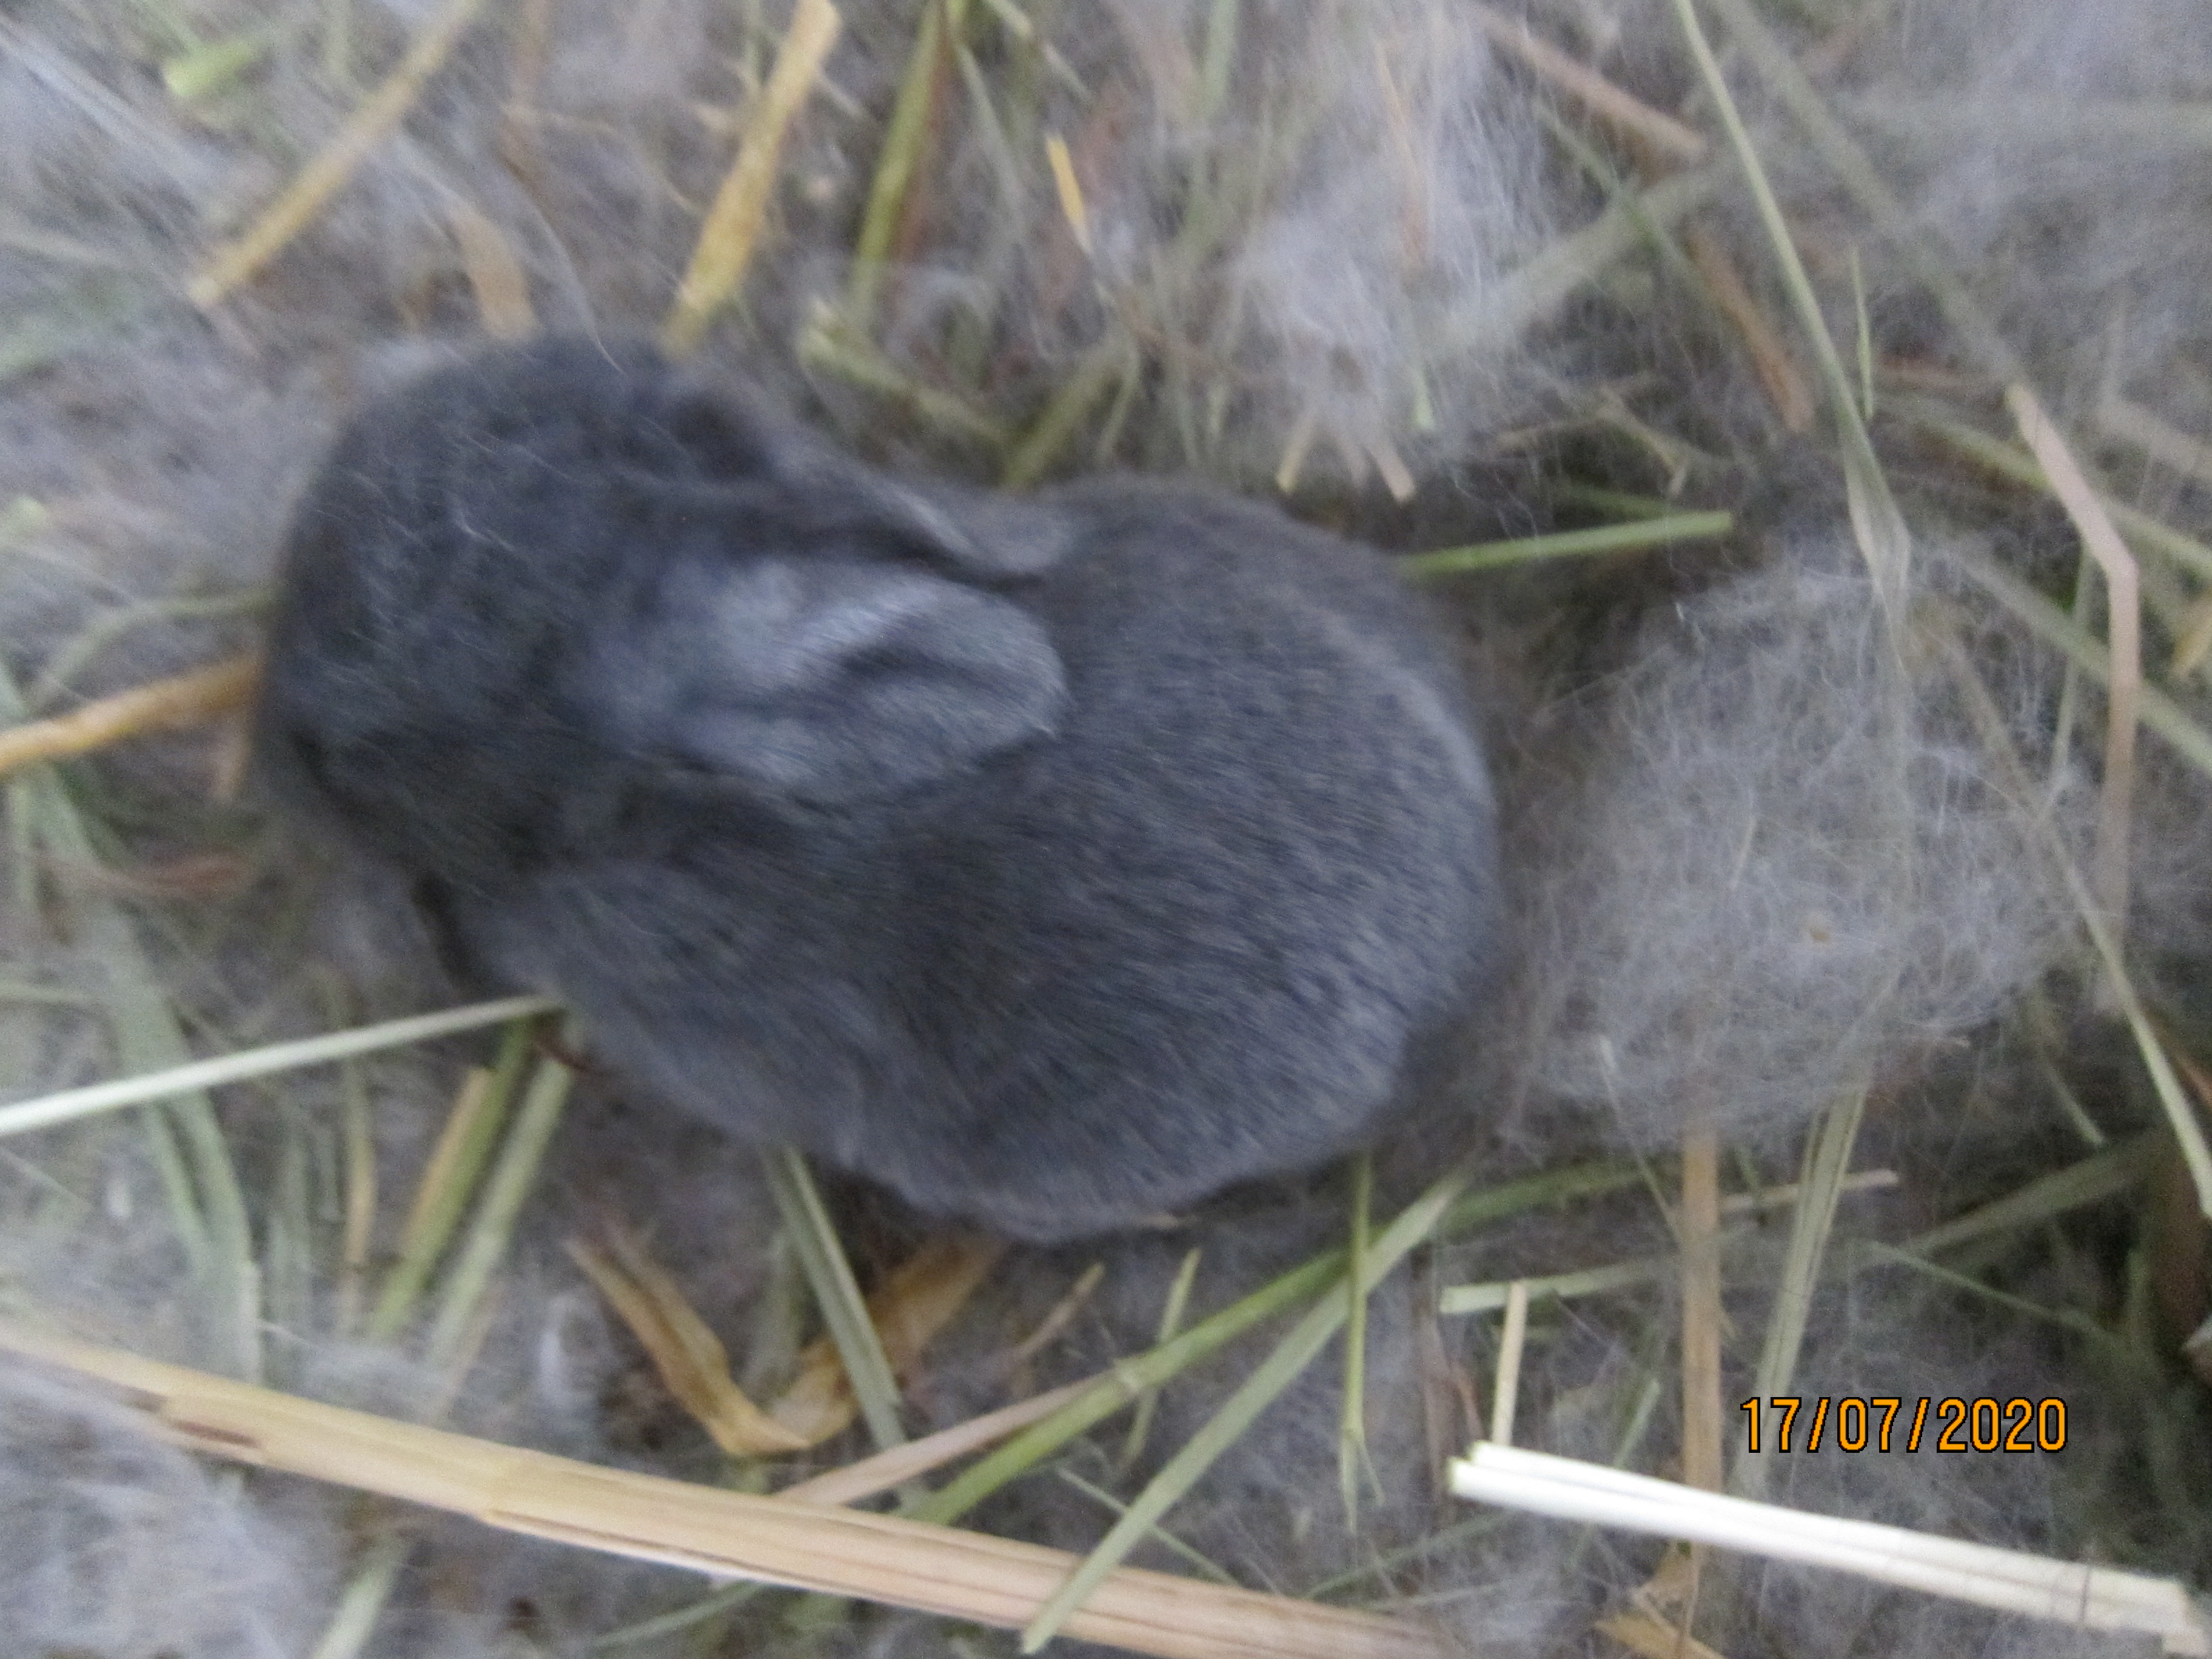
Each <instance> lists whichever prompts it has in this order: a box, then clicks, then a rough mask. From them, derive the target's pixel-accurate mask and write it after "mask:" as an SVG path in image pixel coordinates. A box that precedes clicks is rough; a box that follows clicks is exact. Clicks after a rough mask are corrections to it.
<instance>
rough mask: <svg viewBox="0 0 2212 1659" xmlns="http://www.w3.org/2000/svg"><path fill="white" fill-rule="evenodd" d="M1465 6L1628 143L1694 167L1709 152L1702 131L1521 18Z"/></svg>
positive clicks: (1495, 38) (1499, 41)
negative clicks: (1620, 84) (1573, 55)
mask: <svg viewBox="0 0 2212 1659" xmlns="http://www.w3.org/2000/svg"><path fill="white" fill-rule="evenodd" d="M1466 10H1467V12H1468V15H1469V16H1471V17H1472V18H1473V19H1474V23H1475V26H1476V27H1478V28H1480V29H1481V31H1482V32H1483V33H1485V34H1486V35H1488V36H1489V37H1490V39H1491V41H1492V44H1493V45H1495V46H1502V47H1504V49H1505V50H1506V51H1507V52H1511V53H1512V54H1513V55H1514V56H1515V57H1516V58H1519V59H1520V60H1521V61H1522V63H1524V64H1527V65H1528V67H1529V69H1531V70H1534V72H1535V74H1536V75H1537V76H1538V77H1539V78H1541V79H1542V80H1545V81H1547V82H1550V83H1551V84H1552V85H1553V86H1554V87H1556V88H1559V90H1560V91H1561V92H1564V93H1565V94H1567V95H1568V96H1569V97H1571V98H1572V99H1574V100H1576V101H1577V103H1579V104H1581V105H1582V106H1583V108H1585V109H1587V110H1589V112H1590V113H1591V114H1592V115H1595V116H1596V117H1597V118H1598V119H1600V120H1601V121H1603V122H1604V123H1605V124H1606V125H1607V126H1610V127H1612V128H1613V130H1614V131H1616V132H1619V133H1620V135H1621V136H1622V137H1625V138H1626V139H1628V140H1629V141H1630V142H1631V143H1635V144H1638V145H1639V146H1641V147H1643V148H1644V149H1647V150H1649V151H1650V152H1651V153H1652V154H1653V155H1656V156H1657V157H1659V158H1660V159H1662V160H1663V161H1669V162H1674V163H1675V164H1678V165H1684V166H1695V165H1696V164H1697V163H1698V162H1699V161H1704V160H1705V157H1706V155H1708V154H1709V153H1710V151H1711V145H1709V144H1708V143H1706V142H1705V135H1704V134H1703V133H1701V132H1699V131H1697V130H1696V129H1695V128H1694V127H1690V126H1686V125H1683V124H1682V123H1681V122H1680V121H1678V120H1676V119H1675V118H1674V117H1673V116H1671V115H1668V114H1667V113H1665V112H1663V111H1660V110H1656V109H1654V108H1652V107H1651V106H1650V105H1649V104H1647V103H1645V102H1644V100H1642V99H1640V98H1638V97H1635V96H1634V95H1632V94H1629V93H1626V92H1624V91H1623V90H1621V88H1619V87H1617V86H1615V85H1613V82H1610V81H1608V80H1607V79H1606V78H1605V77H1604V76H1602V75H1600V74H1599V73H1598V72H1597V71H1596V70H1594V69H1590V68H1589V67H1588V66H1587V65H1585V64H1580V63H1577V61H1576V60H1575V59H1574V58H1570V57H1569V56H1567V54H1566V53H1565V52H1561V51H1560V50H1559V48H1558V47H1557V46H1553V45H1552V44H1551V43H1550V42H1549V41H1547V40H1541V39H1540V38H1539V37H1538V36H1537V35H1536V34H1535V33H1534V32H1532V31H1531V30H1530V28H1529V27H1528V24H1527V23H1526V22H1524V21H1522V20H1521V19H1519V18H1515V17H1508V16H1506V15H1504V13H1502V12H1499V11H1497V10H1495V9H1492V8H1491V7H1489V6H1486V5H1482V4H1480V3H1475V4H1470V5H1468V7H1467V8H1466Z"/></svg>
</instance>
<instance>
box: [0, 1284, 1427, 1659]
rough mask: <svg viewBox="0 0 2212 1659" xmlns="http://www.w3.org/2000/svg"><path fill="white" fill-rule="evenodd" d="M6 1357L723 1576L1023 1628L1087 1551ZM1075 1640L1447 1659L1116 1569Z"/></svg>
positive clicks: (325, 1466) (305, 1460) (1278, 1657)
mask: <svg viewBox="0 0 2212 1659" xmlns="http://www.w3.org/2000/svg"><path fill="white" fill-rule="evenodd" d="M0 1348H4V1349H6V1350H7V1351H8V1352H13V1353H15V1354H18V1355H21V1356H23V1357H25V1358H32V1359H37V1360H41V1361H44V1362H46V1363H48V1364H55V1365H59V1366H63V1367H64V1368H66V1369H68V1370H73V1371H76V1372H78V1373H80V1374H82V1375H83V1376H92V1377H97V1378H99V1379H100V1380H102V1381H104V1382H106V1383H112V1384H114V1385H116V1386H118V1387H119V1388H121V1389H125V1390H126V1391H127V1392H128V1394H129V1395H130V1396H131V1400H132V1402H133V1403H134V1404H135V1405H137V1407H139V1408H140V1409H142V1410H143V1411H145V1412H146V1413H148V1414H149V1417H151V1418H152V1419H153V1420H154V1421H155V1423H156V1424H157V1425H159V1426H160V1428H161V1430H162V1431H164V1432H165V1433H166V1434H167V1437H169V1438H171V1439H173V1440H175V1441H176V1442H178V1443H180V1444H183V1445H186V1446H190V1447H191V1448H194V1449H197V1450H200V1451H204V1452H206V1453H209V1454H210V1455H215V1456H218V1457H222V1458H227V1459H229V1460H231V1461H233V1462H243V1463H252V1464H257V1465H259V1466H261V1467H263V1468H274V1469H281V1470H284V1471H286V1472H288V1473H290V1474H301V1475H307V1476H308V1477H310V1478H312V1479H314V1480H328V1481H332V1482H335V1483H337V1484H338V1485H341V1486H352V1487H355V1488H356V1489H357V1490H360V1491H362V1492H375V1493H378V1494H380V1495H381V1496H384V1497H386V1498H398V1499H400V1500H403V1501H404V1502H407V1503H411V1504H422V1505H425V1506H427V1507H428V1508H432V1509H439V1510H448V1511H451V1512H453V1513H454V1514H459V1515H465V1516H472V1517H474V1518H475V1519H477V1520H478V1521H481V1522H483V1523H484V1524H485V1525H487V1526H491V1527H497V1528H501V1529H502V1530H504V1531H507V1532H517V1533H523V1534H529V1535H531V1536H532V1537H538V1538H548V1539H552V1540H555V1541H558V1542H562V1543H568V1544H574V1545H576V1546H579V1547H582V1548H586V1549H593V1550H599V1551H601V1552H604V1553H608V1554H613V1555H621V1556H626V1557H629V1558H630V1559H635V1560H641V1561H655V1562H659V1563H662V1564H664V1565H670V1566H679V1567H688V1568H690V1569H692V1570H693V1571H699V1572H703V1573H707V1574H709V1575H711V1576H713V1577H724V1578H744V1579H749V1580H753V1581H756V1582H759V1583H773V1584H781V1585H786V1586H788V1587H791V1588H794V1589H809V1590H818V1591H823V1592H825V1593H828V1594H831V1595H857V1596H862V1597H865V1598H866V1599H869V1600H872V1601H884V1602H888V1603H890V1604H891V1605H894V1606H898V1607H915V1608H920V1609H921V1610H923V1611H926V1612H930V1613H941V1614H944V1615H946V1616H948V1617H952V1618H960V1619H971V1620H975V1621H976V1622H978V1623H980V1624H986V1625H992V1626H998V1627H1000V1628H1002V1629H1014V1628H1018V1627H1019V1626H1022V1625H1023V1624H1024V1623H1026V1622H1027V1621H1028V1620H1030V1618H1031V1617H1032V1616H1033V1615H1034V1614H1035V1613H1036V1609H1037V1608H1038V1607H1040V1606H1041V1605H1042V1603H1043V1601H1044V1600H1045V1598H1046V1597H1047V1596H1048V1595H1050V1594H1051V1592H1052V1591H1053V1590H1054V1589H1056V1588H1057V1587H1058V1585H1059V1584H1060V1582H1061V1580H1062V1579H1063V1578H1065V1577H1066V1574H1067V1572H1068V1571H1069V1570H1070V1569H1071V1568H1073V1566H1074V1565H1075V1562H1076V1558H1074V1557H1073V1556H1071V1555H1068V1554H1066V1553H1064V1552H1062V1551H1059V1550H1053V1549H1046V1548H1044V1547H1041V1546H1038V1545H1033V1544H1021V1543H1016V1542H1012V1541H1009V1540H1005V1539H998V1538H991V1537H987V1536H985V1535H983V1534H979V1533H971V1532H963V1531H959V1530H957V1529H955V1528H949V1527H937V1526H930V1525H927V1524H925V1523H922V1522H914V1521H902V1520H899V1519H897V1518H896V1517H894V1516H878V1515H869V1514H866V1513H855V1512H852V1511H847V1510H836V1509H831V1508H829V1507H827V1506H824V1505H823V1504H819V1503H816V1502H804V1501H802V1502H793V1501H792V1500H790V1499H788V1498H754V1497H750V1496H749V1495H747V1494H744V1493H742V1492H726V1491H723V1490H720V1489H719V1488H716V1487H712V1486H694V1485H690V1484H689V1483H687V1482H684V1481H680V1480H665V1479H663V1478H661V1477H659V1476H655V1475H641V1474H628V1473H625V1472H623V1471H620V1470H616V1469H606V1468H594V1467H593V1466H592V1465H590V1464H586V1463H579V1462H574V1461H572V1460H570V1459H567V1458H561V1457H554V1456H550V1455H547V1454H545V1453H543V1452H533V1451H525V1450H521V1449H518V1448H515V1447H512V1446H502V1445H499V1444H497V1443H494V1442H491V1441H487V1440H477V1439H473V1438H471V1437H468V1436H465V1435H459V1434H453V1433H449V1432H447V1431H444V1430H440V1429H429V1428H424V1427H422V1426H420V1425H416V1424H410V1423H400V1422H395V1421H392V1420H391V1419H386V1418H380V1417H374V1416H371V1415H370V1414H368V1413H365V1412H355V1411H347V1410H343V1409H342V1408H340V1407H334V1406H325V1405H320V1404H318V1403H316V1402H314V1401H307V1400H301V1399H298V1398H296V1397H294V1396H291V1395H283V1394H279V1393H277V1392H276V1391H275V1390H273V1389H261V1388H256V1387H253V1386H252V1385H250V1384H246V1383H230V1382H227V1381H225V1380H224V1379H222V1378H220V1377H216V1376H207V1375H205V1374H204V1373H201V1372H197V1371H191V1370H185V1369H184V1368H183V1367H180V1366H174V1365H165V1364H157V1363H155V1362H154V1361H151V1360H146V1359H141V1358H137V1356H135V1355H131V1354H127V1353H122V1352H115V1351H112V1350H108V1349H102V1348H96V1347H93V1346H88V1345H86V1344H83V1343H80V1342H76V1341H72V1340H69V1339H66V1338H62V1337H56V1336H50V1335H46V1334H42V1333H40V1332H36V1331H33V1330H29V1329H27V1328H23V1327H21V1326H18V1325H15V1324H13V1323H9V1322H0ZM1066 1631H1067V1633H1068V1634H1069V1635H1071V1636H1076V1637H1079V1638H1083V1639H1085V1640H1088V1641H1093V1642H1103V1643H1105V1644H1109V1645H1111V1646H1115V1647H1121V1648H1127V1649H1128V1650H1130V1651H1132V1652H1134V1653H1146V1654H1156V1655H1159V1656H1162V1659H1261V1656H1273V1659H1301V1656H1311V1659H1446V1656H1448V1655H1449V1653H1450V1651H1451V1650H1450V1648H1449V1646H1448V1645H1447V1644H1445V1643H1444V1642H1443V1640H1442V1638H1440V1637H1438V1636H1437V1635H1436V1634H1434V1633H1432V1632H1430V1631H1428V1630H1426V1629H1425V1628H1424V1627H1423V1626H1420V1625H1419V1624H1417V1623H1415V1622H1413V1621H1412V1620H1401V1619H1391V1618H1385V1617H1383V1616H1381V1615H1379V1614H1374V1613H1356V1612H1352V1611H1348V1610H1346V1609H1344V1608H1340V1607H1323V1606H1320V1605H1317V1604H1316V1603H1313V1602H1305V1601H1293V1600H1291V1599H1290V1598H1288V1597H1285V1596H1278V1595H1264V1594H1261V1593H1260V1592H1258V1591H1255V1590H1242V1589H1227V1588H1224V1587H1222V1586H1220V1585H1216V1584H1204V1583H1194V1582H1193V1581H1190V1580H1188V1579H1182V1578H1176V1577H1170V1575H1168V1574H1165V1573H1156V1572H1145V1571H1136V1570H1133V1569H1128V1568H1120V1569H1116V1570H1115V1571H1113V1572H1111V1573H1109V1574H1108V1575H1107V1576H1106V1577H1104V1578H1103V1580H1102V1581H1101V1582H1100V1583H1099V1584H1098V1586H1097V1589H1095V1590H1094V1591H1092V1593H1091V1595H1089V1596H1088V1597H1087V1598H1086V1599H1085V1602H1084V1605H1083V1606H1082V1607H1080V1608H1079V1609H1078V1610H1077V1611H1076V1612H1074V1613H1072V1614H1071V1615H1070V1616H1069V1617H1068V1620H1067V1621H1066Z"/></svg>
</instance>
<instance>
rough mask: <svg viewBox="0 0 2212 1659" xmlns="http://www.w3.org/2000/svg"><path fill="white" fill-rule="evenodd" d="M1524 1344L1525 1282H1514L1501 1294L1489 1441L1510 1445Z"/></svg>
mask: <svg viewBox="0 0 2212 1659" xmlns="http://www.w3.org/2000/svg"><path fill="white" fill-rule="evenodd" d="M1526 1346H1528V1280H1527V1279H1515V1280H1514V1281H1513V1282H1512V1284H1510V1285H1508V1286H1506V1290H1505V1325H1504V1329H1503V1330H1502V1331H1501V1332H1500V1333H1499V1334H1498V1381H1497V1383H1496V1384H1495V1385H1494V1386H1493V1387H1492V1389H1491V1391H1490V1434H1491V1438H1492V1439H1493V1440H1495V1441H1497V1442H1498V1444H1500V1445H1502V1446H1510V1445H1511V1444H1512V1443H1513V1418H1514V1413H1515V1412H1516V1410H1517V1408H1518V1407H1519V1405H1520V1401H1521V1354H1522V1349H1523V1348H1525V1347H1526Z"/></svg>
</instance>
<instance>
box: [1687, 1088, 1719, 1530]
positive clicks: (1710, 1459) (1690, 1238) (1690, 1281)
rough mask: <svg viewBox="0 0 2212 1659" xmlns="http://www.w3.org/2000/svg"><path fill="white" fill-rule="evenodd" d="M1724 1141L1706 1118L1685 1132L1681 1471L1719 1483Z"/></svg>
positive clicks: (1707, 1485) (1709, 1486)
mask: <svg viewBox="0 0 2212 1659" xmlns="http://www.w3.org/2000/svg"><path fill="white" fill-rule="evenodd" d="M1720 1220H1721V1182H1720V1141H1719V1139H1718V1137H1717V1135H1716V1134H1715V1133H1714V1132H1713V1128H1712V1126H1711V1124H1710V1123H1709V1122H1704V1121H1700V1122H1699V1123H1697V1124H1694V1125H1693V1126H1692V1127H1691V1128H1690V1129H1689V1130H1688V1131H1687V1132H1686V1133H1684V1135H1683V1137H1682V1203H1681V1210H1680V1221H1679V1225H1680V1233H1681V1238H1680V1243H1681V1250H1682V1478H1683V1479H1684V1480H1686V1481H1688V1482H1689V1483H1690V1485H1692V1486H1698V1487H1700V1488H1702V1489H1703V1490H1705V1491H1706V1492H1718V1491H1719V1490H1720V1488H1721V1475H1722V1468H1721V1256H1720Z"/></svg>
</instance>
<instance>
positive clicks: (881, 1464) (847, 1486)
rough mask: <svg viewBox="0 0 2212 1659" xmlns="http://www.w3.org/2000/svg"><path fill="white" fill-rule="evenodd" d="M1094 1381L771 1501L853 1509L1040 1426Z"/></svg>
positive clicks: (879, 1456) (820, 1477) (898, 1449)
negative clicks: (1028, 1428)
mask: <svg viewBox="0 0 2212 1659" xmlns="http://www.w3.org/2000/svg"><path fill="white" fill-rule="evenodd" d="M1096 1381H1097V1378H1095V1377H1085V1378H1084V1379H1083V1380H1082V1381H1081V1382H1079V1383H1067V1384H1066V1385H1065V1386H1063V1387H1060V1388H1057V1389H1046V1390H1045V1391H1044V1392H1043V1393H1042V1394H1035V1395H1030V1397H1029V1398H1028V1399H1027V1400H1022V1401H1016V1402H1015V1403H1014V1404H1012V1405H1011V1406H1001V1407H1000V1408H999V1409H998V1410H997V1411H994V1412H986V1413H984V1414H983V1415H982V1416H981V1417H971V1418H969V1419H968V1420H967V1421H966V1422H965V1423H956V1424H954V1425H952V1426H951V1428H949V1429H939V1431H937V1432H936V1433H935V1434H931V1435H924V1436H923V1437H921V1439H919V1440H909V1441H908V1442H907V1443H905V1444H904V1445H900V1446H893V1447H891V1448H890V1449H889V1450H888V1451H879V1452H878V1453H876V1454H875V1455H873V1456H871V1457H864V1458H862V1459H860V1462H857V1463H848V1464H846V1465H845V1467H844V1468H841V1469H831V1470H829V1472H828V1473H827V1474H817V1475H813V1476H811V1477H810V1478H809V1479H807V1480H801V1481H799V1482H798V1483H797V1484H796V1485H793V1486H786V1487H785V1488H784V1489H783V1490H782V1491H781V1492H778V1493H777V1494H776V1496H777V1497H778V1498H789V1499H790V1500H791V1501H793V1503H799V1504H857V1503H859V1502H860V1500H861V1499H862V1498H873V1497H874V1496H875V1495H876V1494H877V1493H878V1492H889V1491H890V1489H891V1488H892V1487H894V1486H904V1485H905V1484H906V1483H907V1482H908V1481H909V1480H914V1479H915V1478H916V1477H917V1476H919V1475H924V1474H928V1473H929V1472H930V1471H931V1470H932V1469H934V1468H941V1467H942V1466H943V1465H945V1464H946V1463H950V1462H951V1461H952V1460H953V1459H954V1458H956V1457H965V1456H966V1455H968V1454H969V1452H974V1451H981V1450H982V1449H983V1448H984V1447H986V1446H995V1445H996V1444H998V1443H999V1442H1000V1441H1001V1440H1004V1439H1005V1438H1006V1437H1007V1436H1008V1435H1010V1434H1018V1433H1019V1432H1020V1431H1022V1430H1024V1429H1026V1428H1027V1427H1029V1425H1030V1424H1032V1423H1041V1422H1042V1421H1043V1420H1044V1419H1046V1418H1048V1417H1050V1416H1051V1415H1052V1414H1053V1413H1054V1412H1056V1411H1058V1410H1059V1409H1060V1407H1062V1406H1065V1405H1066V1404H1067V1402H1068V1401H1071V1400H1073V1399H1074V1398H1076V1397H1077V1396H1078V1395H1080V1394H1081V1393H1082V1392H1083V1391H1084V1390H1085V1389H1087V1388H1089V1387H1090V1386H1091V1383H1094V1382H1096Z"/></svg>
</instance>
